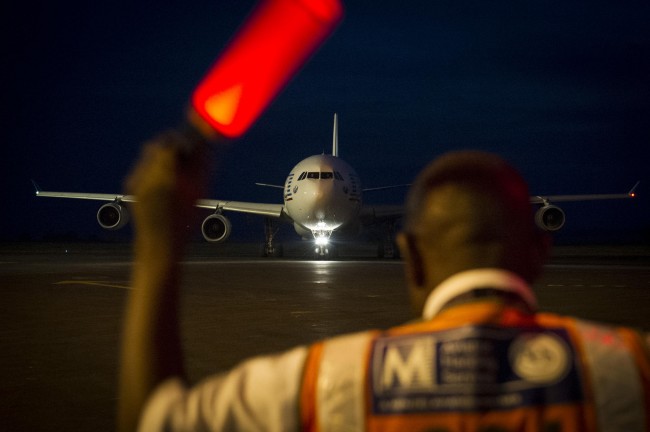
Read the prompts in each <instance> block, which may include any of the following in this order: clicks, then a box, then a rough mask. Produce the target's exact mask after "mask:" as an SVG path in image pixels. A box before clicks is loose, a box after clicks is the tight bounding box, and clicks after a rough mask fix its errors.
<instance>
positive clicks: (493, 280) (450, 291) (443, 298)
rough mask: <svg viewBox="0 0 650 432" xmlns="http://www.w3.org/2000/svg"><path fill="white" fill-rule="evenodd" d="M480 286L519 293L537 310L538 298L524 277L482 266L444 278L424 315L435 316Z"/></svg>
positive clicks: (429, 300)
mask: <svg viewBox="0 0 650 432" xmlns="http://www.w3.org/2000/svg"><path fill="white" fill-rule="evenodd" d="M479 287H481V288H486V287H489V288H492V289H495V290H501V291H505V292H510V293H514V294H517V295H519V296H520V297H521V299H522V300H523V301H524V302H525V303H526V304H527V305H528V306H529V307H530V308H531V310H537V298H536V297H535V294H534V293H533V291H532V289H531V288H530V287H529V286H528V284H527V283H526V282H525V281H524V280H523V279H522V278H520V277H519V276H517V275H516V274H514V273H512V272H509V271H506V270H502V269H497V268H482V269H474V270H467V271H463V272H460V273H456V274H455V275H453V276H451V277H449V278H447V279H446V280H444V281H443V282H442V283H441V284H440V285H438V286H437V287H436V288H435V289H434V290H433V291H432V292H431V294H429V297H428V298H427V301H426V303H425V304H424V309H423V311H422V317H423V318H424V319H425V320H429V319H431V318H433V317H434V316H436V315H437V314H438V313H439V312H440V311H441V310H442V308H444V306H445V304H447V303H448V302H449V301H451V300H452V299H453V298H455V297H457V296H459V295H461V294H465V293H467V292H470V291H472V290H474V289H476V288H479Z"/></svg>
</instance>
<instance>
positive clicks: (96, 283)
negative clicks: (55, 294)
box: [52, 280, 132, 290]
mask: <svg viewBox="0 0 650 432" xmlns="http://www.w3.org/2000/svg"><path fill="white" fill-rule="evenodd" d="M52 285H90V286H100V287H107V288H120V289H128V290H130V289H132V288H131V287H130V286H127V285H117V284H110V283H106V282H100V281H84V280H67V281H60V282H54V283H53V284H52Z"/></svg>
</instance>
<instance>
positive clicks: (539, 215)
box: [535, 204, 566, 231]
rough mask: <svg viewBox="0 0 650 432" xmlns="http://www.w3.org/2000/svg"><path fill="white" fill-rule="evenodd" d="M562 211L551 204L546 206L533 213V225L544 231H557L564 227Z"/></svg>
mask: <svg viewBox="0 0 650 432" xmlns="http://www.w3.org/2000/svg"><path fill="white" fill-rule="evenodd" d="M565 220H566V218H565V216H564V211H563V210H562V209H561V208H559V207H557V206H554V205H552V204H546V205H545V206H543V207H540V208H539V209H538V210H537V212H535V223H536V224H537V226H538V227H540V228H542V229H543V230H546V231H557V230H559V229H560V228H562V227H563V226H564V222H565Z"/></svg>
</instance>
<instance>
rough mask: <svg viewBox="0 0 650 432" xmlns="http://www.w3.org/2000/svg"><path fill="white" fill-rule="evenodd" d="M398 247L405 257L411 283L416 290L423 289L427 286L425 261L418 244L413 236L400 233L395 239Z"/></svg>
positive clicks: (406, 269)
mask: <svg viewBox="0 0 650 432" xmlns="http://www.w3.org/2000/svg"><path fill="white" fill-rule="evenodd" d="M395 240H396V241H397V246H398V247H399V250H400V252H401V254H402V256H403V257H404V264H405V272H406V277H407V279H408V281H409V283H410V284H411V285H412V286H413V287H414V288H422V287H424V285H425V279H426V276H425V272H424V261H423V259H422V255H421V254H420V250H419V249H418V247H417V242H416V241H415V237H413V235H412V234H407V233H404V232H400V233H398V234H397V237H396V239H395Z"/></svg>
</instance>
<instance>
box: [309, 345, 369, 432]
mask: <svg viewBox="0 0 650 432" xmlns="http://www.w3.org/2000/svg"><path fill="white" fill-rule="evenodd" d="M372 337H373V333H372V332H364V333H356V334H352V335H349V336H342V337H338V338H334V339H330V340H328V341H326V342H325V343H324V346H323V355H322V358H321V364H320V368H319V372H318V381H317V383H318V384H317V387H316V403H317V406H318V414H317V415H318V427H319V431H320V432H340V431H362V430H364V428H365V404H364V401H365V397H364V394H365V380H364V377H365V375H366V363H367V358H368V355H367V353H368V347H369V346H370V340H371V339H372ZM364 354H365V355H364Z"/></svg>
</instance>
